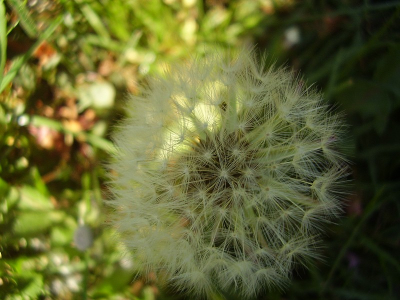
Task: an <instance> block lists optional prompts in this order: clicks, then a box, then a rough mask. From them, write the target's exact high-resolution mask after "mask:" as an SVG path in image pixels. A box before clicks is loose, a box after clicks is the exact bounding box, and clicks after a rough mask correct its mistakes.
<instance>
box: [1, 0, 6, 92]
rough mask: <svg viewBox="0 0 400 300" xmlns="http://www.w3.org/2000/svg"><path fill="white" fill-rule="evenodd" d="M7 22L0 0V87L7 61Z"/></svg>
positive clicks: (2, 3) (4, 9)
mask: <svg viewBox="0 0 400 300" xmlns="http://www.w3.org/2000/svg"><path fill="white" fill-rule="evenodd" d="M6 56H7V20H6V8H5V7H4V2H3V0H0V85H1V83H2V81H3V73H4V67H5V65H6V59H7V57H6ZM0 91H1V90H0Z"/></svg>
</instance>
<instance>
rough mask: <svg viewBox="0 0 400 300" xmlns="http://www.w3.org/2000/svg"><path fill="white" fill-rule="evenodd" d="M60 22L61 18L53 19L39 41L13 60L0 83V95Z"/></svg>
mask: <svg viewBox="0 0 400 300" xmlns="http://www.w3.org/2000/svg"><path fill="white" fill-rule="evenodd" d="M61 21H62V17H61V16H60V17H58V18H57V19H55V20H54V21H53V22H52V23H51V25H50V26H49V27H47V29H46V30H45V31H44V32H43V34H41V35H40V37H39V39H38V40H37V41H36V43H35V44H33V46H32V47H31V48H30V49H29V50H28V52H26V53H25V54H24V55H22V56H19V57H17V58H16V59H14V60H13V62H12V64H11V68H10V70H9V71H8V72H7V74H6V75H4V77H3V80H2V81H1V85H0V93H1V92H2V91H3V90H4V89H5V87H6V86H7V85H8V84H9V83H10V82H11V81H12V80H13V79H14V77H15V76H16V75H17V73H18V71H19V69H20V68H21V67H22V65H23V64H24V63H26V62H27V61H28V59H29V58H30V57H31V55H32V54H33V52H34V51H35V50H36V48H37V47H39V45H40V44H41V43H42V42H43V41H45V40H47V39H48V38H49V37H50V36H51V35H52V34H53V32H54V30H56V28H57V27H58V25H60V23H61Z"/></svg>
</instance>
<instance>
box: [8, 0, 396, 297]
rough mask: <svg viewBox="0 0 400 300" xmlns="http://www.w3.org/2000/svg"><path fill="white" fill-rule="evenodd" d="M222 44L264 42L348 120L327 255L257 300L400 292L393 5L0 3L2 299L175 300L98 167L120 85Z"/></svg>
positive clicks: (346, 0)
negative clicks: (114, 219) (118, 221)
mask: <svg viewBox="0 0 400 300" xmlns="http://www.w3.org/2000/svg"><path fill="white" fill-rule="evenodd" d="M215 43H217V45H218V47H221V48H233V47H238V46H239V45H242V44H244V43H252V44H257V48H258V51H259V52H260V53H267V54H268V55H269V58H270V59H271V61H277V63H278V64H287V65H288V66H289V67H290V68H293V69H295V70H297V71H300V72H301V73H302V75H303V76H304V79H305V80H307V82H308V83H314V82H315V84H316V85H317V86H318V87H319V88H320V89H321V90H322V91H323V92H324V94H325V99H326V101H327V102H329V103H331V104H332V105H334V106H336V107H337V108H338V110H341V111H344V113H345V115H346V118H347V119H348V120H347V122H348V124H349V131H348V140H347V141H346V142H345V144H344V146H345V149H347V150H346V151H347V152H348V153H347V154H348V155H349V157H350V159H351V160H352V161H353V164H352V170H353V174H352V175H353V176H352V180H353V184H352V193H351V194H350V195H348V196H345V198H346V201H347V206H346V209H345V214H344V216H343V218H342V219H341V220H339V221H338V225H334V226H332V227H331V228H329V230H328V231H327V235H326V237H325V240H326V247H325V248H324V249H322V252H323V255H324V257H325V262H322V263H321V262H316V263H315V265H314V266H311V267H310V269H309V270H302V269H299V270H298V272H297V273H296V274H293V283H292V285H291V286H290V287H289V288H288V290H287V291H270V292H269V293H268V294H267V295H261V296H260V297H259V299H362V300H365V299H377V300H378V299H379V300H380V299H399V298H398V295H400V279H399V278H400V155H399V153H400V138H399V137H400V123H399V120H400V58H399V57H400V3H399V1H372V0H331V1H329V0H314V1H313V0H302V1H300V0H299V1H295V0H275V1H273V0H236V1H235V0H231V1H229V0H205V1H199V0H163V1H162V0H151V1H148V0H99V1H94V0H28V1H22V0H8V1H3V0H0V53H1V61H0V92H1V94H0V176H1V178H0V234H1V236H0V298H1V299H146V300H150V299H178V296H177V295H173V294H172V293H169V294H167V293H165V292H162V291H159V290H158V289H157V286H156V285H155V284H154V283H153V282H144V281H142V280H141V279H140V277H139V278H137V279H135V280H134V278H135V277H134V276H135V271H134V267H135V262H134V261H132V260H130V258H129V256H126V255H125V256H124V253H125V252H124V249H123V247H122V246H120V245H119V244H118V243H117V242H116V241H115V239H113V232H112V230H111V229H110V228H108V227H107V226H104V225H105V224H106V223H107V217H106V214H105V207H104V204H103V201H102V199H103V198H104V194H105V193H106V190H105V186H104V181H105V176H104V175H105V174H104V170H103V167H102V166H103V164H104V163H105V162H106V161H107V159H108V158H109V154H110V153H111V152H112V151H114V150H113V146H112V143H111V142H110V141H109V133H110V130H111V129H112V126H113V124H115V122H117V121H118V119H120V118H121V117H123V110H122V109H121V107H122V104H123V101H124V99H125V96H126V94H127V93H128V92H129V93H138V92H140V83H143V82H145V78H146V76H148V75H151V74H154V73H157V72H160V70H162V67H163V65H164V64H165V63H170V62H173V61H177V60H184V59H187V58H188V57H189V56H190V55H194V54H200V53H202V52H203V51H205V50H207V49H208V48H209V47H215Z"/></svg>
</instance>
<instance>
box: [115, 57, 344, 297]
mask: <svg viewBox="0 0 400 300" xmlns="http://www.w3.org/2000/svg"><path fill="white" fill-rule="evenodd" d="M262 65H263V64H262V63H261V64H260V62H259V61H258V60H257V59H256V58H255V55H254V54H253V53H252V51H249V50H246V49H245V50H242V51H241V52H240V53H238V54H236V55H222V54H212V55H206V56H205V57H203V58H198V59H195V60H194V61H192V62H191V63H189V64H187V65H181V66H177V67H175V68H172V69H171V70H169V71H167V72H166V74H165V75H164V76H162V77H156V78H152V79H150V81H149V84H148V86H147V87H146V88H144V90H143V91H142V95H141V96H132V97H131V99H130V101H129V102H128V104H127V112H128V113H129V116H128V117H127V118H126V119H125V120H124V121H123V122H122V123H121V124H120V125H119V129H118V130H117V131H116V132H115V134H114V141H115V144H116V146H117V148H118V153H117V154H116V155H115V157H114V162H113V163H111V164H110V169H111V170H112V172H110V174H111V175H110V179H111V180H110V190H111V192H112V195H113V196H112V197H111V198H112V199H110V201H109V204H110V205H111V206H112V207H113V208H114V209H113V213H112V215H111V217H112V219H113V224H114V225H115V227H116V228H117V230H118V231H119V233H120V236H121V238H122V240H123V241H124V242H125V244H126V245H127V246H128V248H129V249H131V250H132V253H133V255H134V256H135V257H136V260H135V263H136V264H137V265H138V266H139V267H140V268H141V269H142V270H143V272H155V273H156V274H159V275H160V276H161V277H163V278H167V280H168V282H169V284H170V285H172V286H174V287H175V288H176V289H177V290H178V291H181V292H184V293H190V294H191V295H192V296H193V295H195V296H201V297H210V295H212V294H214V293H218V292H221V291H224V290H228V291H232V290H234V291H235V292H236V293H239V294H240V295H241V296H242V297H243V298H249V297H253V296H255V295H257V294H258V293H259V292H260V291H261V290H262V289H264V288H271V287H282V286H283V285H285V283H286V282H287V280H288V278H289V276H290V273H291V270H292V268H293V266H294V265H295V264H296V263H298V262H304V261H306V260H307V259H309V258H314V257H318V255H317V253H316V251H315V249H316V247H315V245H316V240H317V236H318V233H319V232H320V231H321V225H322V223H324V222H325V221H328V220H330V219H331V217H332V216H336V215H337V214H338V212H339V211H340V200H341V199H340V196H341V191H340V190H339V189H340V184H339V183H340V182H341V181H343V178H344V177H345V175H346V171H345V163H344V162H345V160H344V159H343V157H342V156H341V155H340V154H339V153H338V152H337V151H336V150H335V144H336V143H337V141H338V140H339V139H340V137H341V135H342V128H343V126H342V123H341V121H340V118H338V117H336V116H334V115H332V114H331V113H330V112H329V111H328V109H327V108H326V107H325V106H324V104H323V103H322V100H321V96H320V95H319V94H318V93H317V92H315V91H314V90H312V89H310V88H304V85H303V83H302V82H301V81H300V80H298V79H296V77H295V76H294V75H293V74H292V73H290V72H288V71H287V70H285V69H275V68H272V67H271V68H269V69H267V70H264V69H263V67H260V66H262Z"/></svg>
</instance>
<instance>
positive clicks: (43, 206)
mask: <svg viewBox="0 0 400 300" xmlns="http://www.w3.org/2000/svg"><path fill="white" fill-rule="evenodd" d="M20 194H21V197H20V201H19V203H18V206H19V208H20V209H25V210H34V211H44V210H51V209H53V208H54V205H53V203H51V200H50V197H49V196H47V195H44V194H42V193H41V192H40V191H39V190H38V189H36V188H34V187H32V186H28V185H25V186H23V187H22V188H20Z"/></svg>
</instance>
